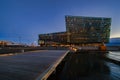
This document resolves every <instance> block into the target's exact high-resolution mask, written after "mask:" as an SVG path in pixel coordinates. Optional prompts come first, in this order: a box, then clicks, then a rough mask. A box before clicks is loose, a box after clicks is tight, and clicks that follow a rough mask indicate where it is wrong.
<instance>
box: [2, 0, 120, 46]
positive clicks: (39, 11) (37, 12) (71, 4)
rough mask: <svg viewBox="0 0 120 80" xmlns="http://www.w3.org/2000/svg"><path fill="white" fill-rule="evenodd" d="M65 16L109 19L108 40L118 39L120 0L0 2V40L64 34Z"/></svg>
mask: <svg viewBox="0 0 120 80" xmlns="http://www.w3.org/2000/svg"><path fill="white" fill-rule="evenodd" d="M65 15H73V16H92V17H94V16H95V17H110V18H112V25H111V36H110V37H120V0H0V40H8V41H13V42H20V41H21V43H27V44H29V43H33V42H37V40H38V34H41V33H50V32H60V31H65V30H66V28H65Z"/></svg>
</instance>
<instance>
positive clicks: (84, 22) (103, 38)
mask: <svg viewBox="0 0 120 80" xmlns="http://www.w3.org/2000/svg"><path fill="white" fill-rule="evenodd" d="M65 22H66V31H65V32H56V33H48V34H39V40H38V43H39V44H47V43H48V44H50V43H53V42H57V43H63V44H91V43H101V42H104V43H108V42H109V37H110V26H111V18H104V17H84V16H65Z"/></svg>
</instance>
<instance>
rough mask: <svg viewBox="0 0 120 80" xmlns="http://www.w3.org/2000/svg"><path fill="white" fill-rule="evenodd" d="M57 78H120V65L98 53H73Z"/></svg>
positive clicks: (109, 79) (82, 79)
mask: <svg viewBox="0 0 120 80" xmlns="http://www.w3.org/2000/svg"><path fill="white" fill-rule="evenodd" d="M114 54H115V53H114ZM116 54H119V53H116ZM110 55H111V54H110ZM55 80H120V66H119V65H117V64H114V63H112V62H107V61H105V60H103V59H102V58H101V57H100V56H98V55H96V54H71V55H70V56H69V57H68V59H67V62H66V63H65V66H64V68H63V70H62V71H61V73H60V74H59V75H58V76H57V77H55Z"/></svg>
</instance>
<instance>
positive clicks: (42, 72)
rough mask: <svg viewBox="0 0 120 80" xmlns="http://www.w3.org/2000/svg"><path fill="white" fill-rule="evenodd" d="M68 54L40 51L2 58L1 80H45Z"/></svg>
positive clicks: (62, 51) (60, 51) (0, 59)
mask: <svg viewBox="0 0 120 80" xmlns="http://www.w3.org/2000/svg"><path fill="white" fill-rule="evenodd" d="M66 54H67V50H39V51H33V52H25V53H19V54H13V55H5V56H0V80H41V79H43V78H44V79H45V78H47V77H48V76H49V75H50V74H51V73H52V72H53V71H54V70H55V68H56V66H57V65H58V64H59V63H60V62H61V60H62V59H63V58H64V57H65V56H66Z"/></svg>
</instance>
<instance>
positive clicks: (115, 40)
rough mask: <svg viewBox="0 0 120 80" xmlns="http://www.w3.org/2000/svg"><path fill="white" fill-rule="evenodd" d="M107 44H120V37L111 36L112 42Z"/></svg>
mask: <svg viewBox="0 0 120 80" xmlns="http://www.w3.org/2000/svg"><path fill="white" fill-rule="evenodd" d="M106 45H107V46H120V37H116V38H110V42H109V43H108V44H106Z"/></svg>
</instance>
